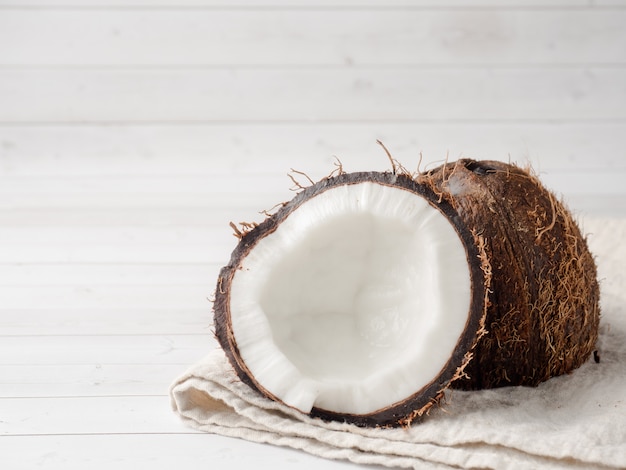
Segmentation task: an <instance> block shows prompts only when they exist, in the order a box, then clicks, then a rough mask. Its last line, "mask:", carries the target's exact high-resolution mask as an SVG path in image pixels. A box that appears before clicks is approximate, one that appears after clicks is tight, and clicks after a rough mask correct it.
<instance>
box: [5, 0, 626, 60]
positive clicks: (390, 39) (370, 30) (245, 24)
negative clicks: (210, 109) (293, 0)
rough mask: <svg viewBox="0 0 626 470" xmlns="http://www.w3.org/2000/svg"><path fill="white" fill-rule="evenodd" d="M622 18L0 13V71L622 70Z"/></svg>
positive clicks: (478, 13)
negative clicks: (478, 67)
mask: <svg viewBox="0 0 626 470" xmlns="http://www.w3.org/2000/svg"><path fill="white" fill-rule="evenodd" d="M625 23H626V11H624V10H617V11H604V10H598V9H596V10H593V9H588V10H567V9H558V10H532V11H529V10H497V9H478V10H476V9H466V10H445V11H441V10H419V11H413V10H406V9H403V10H391V11H389V10H378V9H362V10H361V9H359V10H334V11H332V12H329V11H327V10H322V11H317V10H307V11H297V10H286V11H284V10H276V9H273V8H272V9H269V10H254V11H248V10H246V9H240V10H223V9H217V10H215V9H212V10H194V11H186V10H181V9H176V8H173V9H167V10H148V11H146V10H140V11H138V10H125V11H119V10H104V11H102V10H97V11H91V10H67V9H64V10H27V11H24V10H15V11H12V10H9V11H5V12H4V13H3V14H2V15H1V16H0V44H11V45H16V46H19V47H3V48H0V64H1V65H11V66H13V65H20V66H22V65H26V66H32V65H68V64H79V65H81V66H110V65H114V66H154V65H159V66H162V65H168V66H170V65H171V66H181V65H182V66H198V65H199V66H206V65H212V66H213V65H218V66H224V65H234V66H237V65H242V64H245V65H262V66H266V65H269V64H271V65H315V66H317V65H345V64H347V65H353V64H354V65H376V66H385V65H397V64H411V65H422V64H452V65H455V66H458V65H460V64H514V65H520V64H549V65H554V64H608V63H611V64H624V62H626V28H623V25H624V24H625ZM77 37H79V38H80V41H76V40H75V38H77Z"/></svg>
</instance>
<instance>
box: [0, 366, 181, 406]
mask: <svg viewBox="0 0 626 470" xmlns="http://www.w3.org/2000/svg"><path fill="white" fill-rule="evenodd" d="M180 374H181V367H180V365H178V364H158V365H146V364H142V365H134V364H74V365H56V364H52V365H50V364H46V365H29V366H28V367H24V366H17V365H0V403H1V402H2V399H3V398H18V397H22V398H50V397H65V398H68V397H72V396H80V397H102V396H107V397H115V396H146V395H153V396H163V395H166V394H167V388H166V387H165V384H168V383H170V382H172V381H173V378H174V377H177V376H178V375H180Z"/></svg>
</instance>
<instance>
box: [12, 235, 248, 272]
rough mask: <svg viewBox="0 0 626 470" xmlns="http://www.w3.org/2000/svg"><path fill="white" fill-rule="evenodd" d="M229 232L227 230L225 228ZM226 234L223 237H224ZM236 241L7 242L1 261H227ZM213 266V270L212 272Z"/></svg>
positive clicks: (232, 238)
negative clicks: (32, 243)
mask: <svg viewBox="0 0 626 470" xmlns="http://www.w3.org/2000/svg"><path fill="white" fill-rule="evenodd" d="M224 232H226V230H224ZM221 238H224V237H221ZM235 245H236V239H235V238H234V237H230V238H228V241H227V242H222V241H221V240H220V241H219V242H218V243H215V242H212V241H209V240H207V242H206V243H202V244H188V243H180V244H167V245H164V244H157V243H125V244H114V243H106V244H102V243H98V244H80V245H76V244H67V243H58V244H57V243H54V244H53V243H46V244H41V245H34V246H33V245H30V244H18V243H14V244H11V245H5V246H4V249H3V250H2V251H1V252H0V263H213V264H215V263H218V262H219V261H220V260H223V261H227V258H228V256H224V255H223V253H229V252H230V251H232V249H233V248H234V247H235ZM214 271H215V269H212V270H211V272H210V274H213V273H214Z"/></svg>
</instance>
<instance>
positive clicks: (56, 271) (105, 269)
mask: <svg viewBox="0 0 626 470" xmlns="http://www.w3.org/2000/svg"><path fill="white" fill-rule="evenodd" d="M236 242H237V240H236V239H235V238H234V237H233V242H232V246H233V247H234V245H235V243H236ZM0 243H2V242H1V241H0ZM31 243H32V244H30V245H23V250H26V249H27V248H30V247H33V246H38V245H39V243H40V242H37V241H34V242H31ZM143 243H144V242H143V241H142V240H137V242H136V244H135V246H142V245H143ZM178 243H180V244H184V243H185V242H184V241H181V242H177V243H172V244H171V245H164V246H166V247H167V248H168V249H169V248H170V247H171V248H174V247H176V246H178ZM5 246H6V245H5ZM11 246H14V245H11ZM48 246H49V249H50V248H51V247H52V246H54V245H48ZM55 249H56V247H55ZM50 251H52V250H50ZM16 258H17V256H16ZM107 261H109V262H107ZM219 268H220V265H219V264H203V263H193V264H191V263H188V264H183V263H167V264H159V263H157V262H155V261H154V260H153V259H150V260H148V261H146V262H145V263H138V264H132V263H130V262H129V261H128V260H124V259H121V260H119V261H112V260H107V258H106V257H102V259H101V262H99V263H98V262H89V263H76V264H71V263H68V264H53V263H51V264H47V263H43V259H40V260H38V261H36V262H34V263H32V264H27V263H24V262H23V261H22V262H20V261H19V260H18V261H15V262H14V263H7V264H5V265H3V267H2V270H1V271H0V284H1V285H5V286H19V285H29V286H33V287H34V286H61V285H89V284H102V285H114V284H120V285H125V286H134V285H151V286H155V287H156V286H167V285H172V284H184V285H189V284H191V285H194V284H197V283H198V281H200V280H202V279H207V280H208V279H213V275H214V274H215V272H216V270H218V269H219Z"/></svg>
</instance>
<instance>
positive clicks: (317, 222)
mask: <svg viewBox="0 0 626 470" xmlns="http://www.w3.org/2000/svg"><path fill="white" fill-rule="evenodd" d="M214 312H215V327H216V336H217V338H218V340H219V342H220V344H221V346H222V348H223V349H224V351H225V352H226V355H227V356H228V358H229V360H230V362H231V364H232V365H233V367H234V368H235V370H236V372H237V374H238V375H239V377H240V378H241V379H242V380H243V381H244V382H245V383H247V384H248V385H250V386H251V387H253V388H254V389H256V390H257V391H259V392H260V393H262V394H263V395H265V396H266V397H268V398H271V399H274V400H277V401H280V402H282V403H284V404H286V405H288V406H290V407H293V408H295V409H297V410H300V411H301V412H303V413H306V414H310V415H311V416H318V417H322V418H324V419H334V420H342V421H347V422H352V423H356V424H359V425H365V426H390V425H391V426H394V425H408V424H410V423H411V422H413V421H414V420H416V419H418V418H420V417H421V416H423V415H424V413H425V412H427V411H428V410H429V409H430V408H431V407H432V405H433V404H435V403H437V402H438V401H439V400H440V399H441V398H442V396H443V394H444V391H445V390H446V389H447V388H448V387H449V386H450V385H451V384H452V383H453V382H455V381H456V383H457V384H460V386H461V387H464V388H482V387H493V386H501V385H509V384H533V385H534V384H537V383H539V382H540V381H542V380H546V379H547V378H549V377H550V376H553V375H558V374H560V373H563V372H567V371H569V370H571V369H572V368H574V367H577V366H578V365H580V364H581V363H582V362H583V361H584V360H585V359H586V357H588V355H589V354H590V353H591V351H592V348H593V344H594V343H595V339H596V337H597V326H598V316H599V309H598V287H597V281H596V277H595V265H594V263H593V258H592V257H591V255H590V254H589V252H588V250H587V247H586V243H585V240H584V239H583V238H582V236H581V234H580V232H579V230H578V228H577V226H576V224H575V223H574V222H573V220H572V218H571V216H570V215H569V213H568V212H567V211H566V210H565V209H564V208H563V206H562V205H561V204H560V203H559V202H558V201H556V200H555V198H554V196H553V195H552V194H551V193H549V192H548V191H547V190H545V189H544V188H543V187H542V186H541V185H540V184H539V183H538V180H537V179H536V178H534V177H532V176H531V175H529V174H528V173H527V172H525V171H523V170H520V169H519V168H517V167H515V166H513V165H507V164H502V163H498V162H476V161H473V160H460V161H458V162H455V163H452V164H447V165H444V166H442V167H439V168H438V169H436V170H433V171H431V172H429V173H426V174H422V175H419V176H417V177H415V178H413V177H411V176H410V175H408V174H395V172H394V173H377V172H370V173H351V174H341V175H338V176H336V177H332V178H325V179H323V180H322V181H320V182H319V183H316V184H314V185H312V186H310V187H308V188H306V189H304V190H303V191H301V192H300V193H299V194H298V195H297V196H296V197H295V198H294V199H293V200H292V201H290V202H289V203H286V204H285V205H284V206H283V207H282V209H280V210H279V211H278V212H277V213H276V214H274V215H273V216H271V217H269V218H268V219H266V220H265V221H264V222H263V223H261V224H260V225H258V226H257V227H255V228H254V229H252V230H251V231H249V232H247V233H245V234H242V236H241V240H240V243H239V244H238V246H237V247H236V249H235V250H234V252H233V254H232V257H231V260H230V263H229V265H228V266H226V267H224V268H223V269H222V271H221V272H220V276H219V280H218V286H217V290H216V296H215V304H214ZM487 331H489V332H488V333H487ZM474 356H476V357H474Z"/></svg>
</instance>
